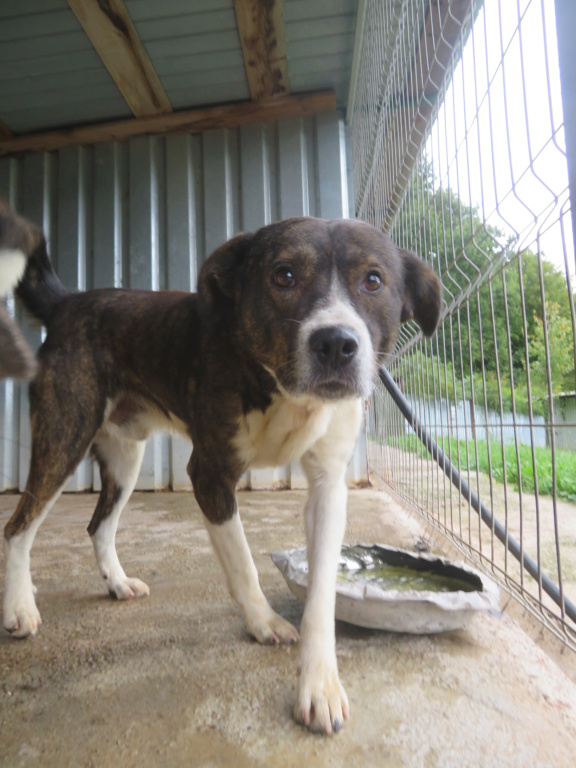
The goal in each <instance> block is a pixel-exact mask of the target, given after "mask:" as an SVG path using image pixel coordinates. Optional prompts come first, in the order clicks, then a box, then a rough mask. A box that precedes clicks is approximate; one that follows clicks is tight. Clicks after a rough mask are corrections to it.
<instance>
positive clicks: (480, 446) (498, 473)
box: [386, 435, 576, 502]
mask: <svg viewBox="0 0 576 768" xmlns="http://www.w3.org/2000/svg"><path fill="white" fill-rule="evenodd" d="M386 442H387V445H391V446H394V447H396V448H400V449H401V450H403V451H408V452H410V453H417V454H418V455H419V456H427V455H428V451H427V450H426V448H425V447H424V446H423V445H422V443H421V442H420V440H418V438H417V437H416V436H415V435H407V436H406V437H402V438H399V437H392V438H389V439H388V440H387V441H386ZM437 442H438V445H439V446H440V447H441V448H442V450H443V451H444V453H446V454H447V455H448V457H449V458H450V460H451V461H452V463H453V464H455V466H456V467H458V469H459V470H460V471H466V470H470V471H471V472H472V471H476V469H478V471H480V472H483V473H485V474H487V475H491V476H492V477H493V478H494V479H495V480H499V481H500V482H504V467H506V482H507V483H512V484H513V485H514V487H515V488H516V490H518V488H519V487H520V485H521V486H522V490H523V491H526V492H527V493H535V490H536V482H537V484H538V493H539V494H542V495H552V491H553V482H552V480H553V473H552V451H551V450H550V448H535V449H534V457H533V456H532V448H531V447H530V446H529V445H520V446H519V447H518V458H517V456H516V447H515V446H514V445H506V446H505V447H504V452H503V451H502V446H501V444H500V443H498V442H496V441H491V442H490V460H489V458H488V444H487V442H486V441H485V440H479V441H478V443H477V451H475V449H474V443H473V442H469V443H468V455H467V453H466V442H465V441H464V440H456V438H439V439H438V440H437ZM534 465H535V470H536V482H535V480H534ZM556 484H557V486H556V493H557V496H558V497H559V498H561V499H565V500H566V501H573V502H576V453H573V452H571V451H556Z"/></svg>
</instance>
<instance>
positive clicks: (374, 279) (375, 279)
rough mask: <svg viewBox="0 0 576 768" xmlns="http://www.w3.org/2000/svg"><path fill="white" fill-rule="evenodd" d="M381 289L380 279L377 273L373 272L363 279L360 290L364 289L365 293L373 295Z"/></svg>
mask: <svg viewBox="0 0 576 768" xmlns="http://www.w3.org/2000/svg"><path fill="white" fill-rule="evenodd" d="M381 287H382V278H381V277H380V275H379V274H378V272H375V271H374V270H373V271H372V272H368V274H367V275H366V277H365V278H364V282H363V283H362V288H364V290H365V291H369V292H370V293H375V292H376V291H378V290H380V288H381Z"/></svg>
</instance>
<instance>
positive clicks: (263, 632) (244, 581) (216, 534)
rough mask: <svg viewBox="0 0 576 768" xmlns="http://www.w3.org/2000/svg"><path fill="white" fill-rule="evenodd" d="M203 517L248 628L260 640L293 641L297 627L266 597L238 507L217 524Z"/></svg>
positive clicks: (295, 639) (296, 638)
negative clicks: (280, 613) (230, 516)
mask: <svg viewBox="0 0 576 768" xmlns="http://www.w3.org/2000/svg"><path fill="white" fill-rule="evenodd" d="M204 521H205V523H206V528H207V529H208V533H209V535H210V540H211V542H212V546H213V547H214V550H215V551H216V554H217V555H218V560H219V561H220V564H221V565H222V568H223V570H224V573H225V574H226V582H227V585H228V590H229V592H230V594H231V595H232V597H233V598H234V600H236V602H237V603H238V604H239V605H240V608H241V609H242V613H243V614H244V619H245V621H246V626H247V628H248V632H250V634H251V635H252V636H253V637H254V638H256V640H258V642H259V643H266V644H270V643H295V642H296V641H297V640H298V632H297V630H296V629H295V628H294V627H293V626H292V624H290V623H289V622H288V621H286V620H285V619H283V618H282V617H281V616H279V615H278V614H277V613H276V612H275V611H273V610H272V608H271V607H270V605H269V603H268V601H267V600H266V598H265V596H264V593H263V592H262V589H261V588H260V583H259V581H258V572H257V571H256V566H255V565H254V561H253V559H252V555H251V553H250V549H249V547H248V542H247V541H246V536H245V535H244V529H243V527H242V522H241V520H240V515H239V514H238V510H237V509H236V511H235V512H234V515H233V516H232V518H231V519H230V520H228V521H227V522H225V523H221V524H219V525H215V524H213V523H211V522H210V521H209V520H208V518H207V517H206V516H205V517H204Z"/></svg>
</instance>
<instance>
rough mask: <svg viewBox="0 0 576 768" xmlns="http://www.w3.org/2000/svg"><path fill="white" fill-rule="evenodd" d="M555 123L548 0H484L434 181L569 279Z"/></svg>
mask: <svg viewBox="0 0 576 768" xmlns="http://www.w3.org/2000/svg"><path fill="white" fill-rule="evenodd" d="M562 123H563V116H562V100H561V92H560V74H559V67H558V51H557V44H556V22H555V15H554V0H500V2H499V0H484V6H483V8H482V10H481V11H480V14H479V15H478V17H477V20H476V23H475V24H474V28H473V30H472V33H471V34H470V36H469V38H468V41H467V43H466V46H465V48H464V53H463V56H462V60H461V62H460V63H459V64H458V66H457V68H456V70H455V72H454V77H453V80H452V83H451V85H450V87H449V89H448V92H447V94H446V99H445V102H444V106H443V108H442V109H441V110H440V114H439V117H438V121H437V123H436V125H435V126H434V127H433V129H432V132H431V136H430V139H429V141H428V145H427V153H428V156H429V157H430V156H431V157H432V158H433V161H434V166H435V171H436V176H437V180H438V181H439V182H440V183H441V184H442V186H447V185H448V184H449V185H450V186H451V188H452V189H453V190H455V191H456V192H457V193H458V195H459V196H460V198H461V199H462V200H463V201H464V202H466V203H467V204H472V205H475V206H478V208H479V212H480V213H481V215H482V216H483V218H484V219H485V220H486V221H487V223H488V224H492V225H494V226H497V227H498V228H500V229H501V230H504V232H505V233H506V235H508V234H514V235H515V236H516V237H517V245H516V248H519V249H520V248H525V247H530V248H531V250H533V251H535V250H537V249H538V248H539V249H540V251H541V252H542V253H543V254H544V256H545V258H546V259H548V260H549V261H552V262H553V263H554V264H555V265H556V266H557V267H558V268H559V269H561V270H562V271H564V270H565V255H566V261H567V263H568V265H569V272H570V275H571V276H572V277H573V276H574V271H575V263H574V249H573V239H572V223H571V214H570V201H569V192H568V171H567V165H566V156H565V144H564V132H563V128H562ZM563 235H564V237H563ZM564 244H565V245H566V247H565V245H564Z"/></svg>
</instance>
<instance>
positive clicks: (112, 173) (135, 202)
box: [0, 115, 366, 489]
mask: <svg viewBox="0 0 576 768" xmlns="http://www.w3.org/2000/svg"><path fill="white" fill-rule="evenodd" d="M345 139H346V137H345V134H344V132H343V129H342V122H341V120H340V119H339V118H338V116H337V115H332V116H326V117H322V118H307V119H306V120H285V121H281V122H279V123H277V124H273V125H265V126H264V125H253V126H244V127H243V128H241V129H239V130H238V131H227V130H216V131H209V132H206V133H205V134H203V135H202V136H172V137H168V138H166V139H159V138H149V137H143V138H138V139H133V140H131V141H130V142H128V143H127V144H116V143H111V144H102V145H98V146H96V147H94V148H92V149H90V148H88V149H83V150H69V151H66V152H64V151H62V152H61V153H58V154H51V155H45V154H34V155H26V156H25V157H24V158H23V159H21V160H18V161H17V160H11V161H10V160H2V161H0V193H2V194H3V195H4V196H6V195H8V196H9V197H10V199H11V200H12V202H13V203H15V204H16V206H17V207H18V205H17V203H18V200H17V199H15V198H16V193H17V192H19V193H20V194H19V199H22V200H23V202H24V205H23V206H20V209H21V210H22V213H23V214H24V215H27V216H29V217H30V218H31V219H33V220H35V221H37V222H38V223H41V224H42V225H43V226H44V228H45V230H46V232H47V235H48V239H49V245H50V250H51V253H52V254H53V256H54V261H55V264H56V267H57V269H58V272H59V274H60V275H61V277H63V278H65V280H66V282H67V284H68V285H69V287H73V286H78V285H80V286H81V285H82V284H83V283H84V282H85V283H86V284H87V285H88V286H91V285H93V286H94V287H106V286H112V285H121V284H122V283H125V284H127V285H130V286H131V287H134V288H159V287H164V286H166V287H169V288H183V289H188V288H190V289H194V288H195V284H196V279H197V272H198V270H199V269H200V266H201V264H202V262H203V261H204V259H205V257H206V255H208V254H209V253H210V252H212V251H213V250H214V249H215V248H217V247H218V246H219V245H221V244H222V243H223V242H225V241H226V240H227V239H229V238H230V237H232V236H233V235H234V234H235V233H236V232H237V231H239V230H240V229H244V230H253V229H258V228H259V227H260V226H263V225H264V224H266V223H268V222H269V221H274V220H276V219H278V218H285V217H288V216H292V215H302V214H308V213H314V214H318V215H322V216H329V217H340V216H342V215H346V213H347V209H346V203H345V200H344V197H345V190H346V181H347V178H348V177H347V173H346V162H345V152H344V149H345ZM7 169H8V170H7ZM91 174H93V176H92V175H91ZM16 182H19V183H16ZM92 182H93V183H92ZM340 194H341V196H342V197H341V199H339V195H340ZM311 209H312V210H311ZM56 222H58V226H57V227H56V226H55V224H56ZM92 244H93V247H94V254H93V258H92V259H91V254H92V247H91V246H92ZM79 254H80V255H79ZM24 328H25V333H26V335H27V337H28V338H29V339H30V340H31V342H32V344H33V345H37V344H38V343H39V340H40V334H39V332H38V331H37V330H33V329H31V328H29V327H28V326H27V325H26V323H25V321H24ZM2 387H3V395H2V397H0V414H1V415H2V416H3V418H4V424H5V425H6V424H8V426H7V427H5V432H4V443H3V448H4V454H3V460H2V467H4V468H7V469H8V474H9V475H11V479H7V480H6V481H5V483H6V485H5V487H8V486H7V484H9V483H12V485H15V484H17V483H18V480H20V487H23V485H24V480H25V475H26V473H27V471H28V463H29V445H30V432H29V421H28V411H27V408H28V396H27V388H26V386H24V387H20V386H17V387H15V388H14V391H13V404H12V405H13V408H12V409H10V394H8V399H6V398H7V395H6V385H2ZM21 392H22V393H23V394H22V396H21ZM2 398H3V399H2ZM18 401H20V402H18ZM10 424H11V425H12V426H10ZM10 430H12V432H10ZM10 434H13V435H14V436H15V440H16V441H17V443H18V445H15V446H14V447H13V448H12V453H10V448H9V446H8V445H7V441H8V440H11V439H12V438H11V437H10ZM362 450H363V449H362V447H361V448H360V449H359V451H357V453H356V455H355V457H354V459H353V462H352V463H351V469H350V470H349V474H348V477H349V479H350V480H352V481H355V482H361V481H362V480H363V479H366V478H365V474H366V472H365V459H363V456H364V454H363V453H362ZM189 453H190V444H189V442H188V441H187V440H184V439H179V438H174V439H173V440H172V441H171V442H170V441H169V440H168V439H167V438H165V437H158V436H156V437H155V438H153V439H152V440H151V441H149V445H148V448H147V450H146V454H145V459H144V463H143V468H142V472H141V475H140V478H139V481H138V484H137V487H138V488H140V489H144V488H145V489H158V488H168V487H174V488H184V487H185V488H189V487H190V485H189V480H188V477H187V475H186V464H187V462H188V458H189ZM95 475H96V476H95V477H94V479H93V483H94V487H95V488H98V487H99V485H100V483H99V477H98V473H97V472H96V473H95ZM3 482H4V481H3ZM72 482H73V483H74V482H75V483H76V487H86V486H85V485H82V483H80V482H79V480H78V479H76V480H74V481H72ZM84 482H85V483H86V482H87V480H85V481H84ZM243 483H244V484H245V485H248V486H251V487H263V486H267V487H281V486H285V485H291V487H296V488H301V487H304V486H305V485H306V481H305V478H304V476H303V474H302V471H301V469H300V467H299V465H294V466H293V467H282V468H279V469H276V470H273V471H269V470H257V471H253V472H251V473H250V474H249V476H246V477H245V478H243Z"/></svg>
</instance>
